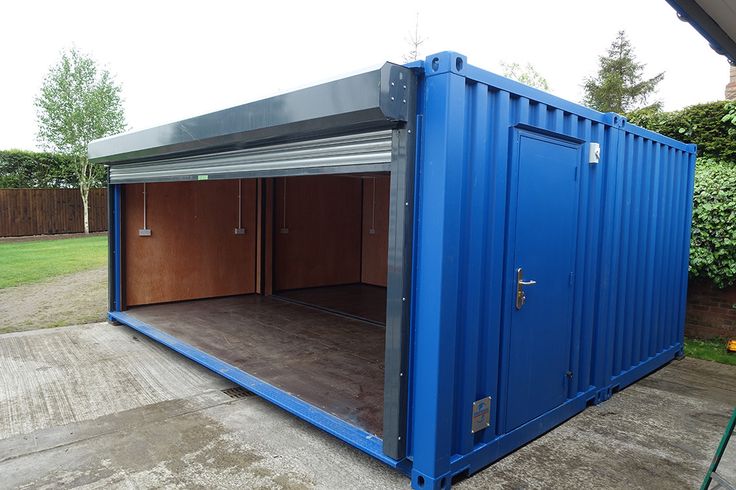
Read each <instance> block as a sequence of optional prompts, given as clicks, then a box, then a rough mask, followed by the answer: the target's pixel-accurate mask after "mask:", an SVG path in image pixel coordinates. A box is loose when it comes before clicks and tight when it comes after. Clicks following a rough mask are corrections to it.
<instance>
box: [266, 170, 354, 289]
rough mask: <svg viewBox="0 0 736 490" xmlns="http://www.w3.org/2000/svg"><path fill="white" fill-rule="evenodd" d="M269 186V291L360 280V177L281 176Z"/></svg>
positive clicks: (350, 282)
mask: <svg viewBox="0 0 736 490" xmlns="http://www.w3.org/2000/svg"><path fill="white" fill-rule="evenodd" d="M274 184H275V185H274V234H273V245H274V250H273V251H274V253H273V289H274V290H284V289H296V288H306V287H315V286H326V285H336V284H352V283H357V282H360V276H361V274H360V268H361V213H362V197H361V194H362V183H361V179H360V178H356V177H351V176H327V175H321V176H306V177H286V178H278V179H275V182H274Z"/></svg>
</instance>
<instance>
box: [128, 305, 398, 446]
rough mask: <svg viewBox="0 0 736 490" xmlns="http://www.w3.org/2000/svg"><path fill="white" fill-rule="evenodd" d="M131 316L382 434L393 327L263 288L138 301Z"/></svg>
mask: <svg viewBox="0 0 736 490" xmlns="http://www.w3.org/2000/svg"><path fill="white" fill-rule="evenodd" d="M126 313H127V314H129V315H130V316H133V317H135V318H136V319H138V320H140V321H143V322H145V323H147V324H149V325H151V326H152V327H154V328H156V329H158V330H161V331H163V332H166V333H168V334H170V335H173V336H174V337H176V338H178V339H179V340H181V341H183V342H186V343H188V344H189V345H191V346H193V347H195V348H197V349H199V350H201V351H203V352H206V353H207V354H210V355H212V356H215V357H217V358H219V359H220V360H222V361H224V362H226V363H228V364H230V365H232V366H234V367H236V368H238V369H241V370H243V371H245V372H247V373H249V374H251V375H253V376H256V377H258V378H260V379H261V380H263V381H265V382H267V383H270V384H272V385H273V386H276V387H278V388H280V389H281V390H283V391H285V392H287V393H290V394H291V395H294V396H296V397H298V398H300V399H301V400H304V401H306V402H308V403H310V404H312V405H314V406H316V407H319V408H321V409H322V410H324V411H326V412H328V413H331V414H333V415H335V416H337V417H339V418H341V419H343V420H345V421H346V422H348V423H350V424H353V425H355V426H357V427H360V428H361V429H363V430H365V431H367V432H369V433H371V434H375V435H377V436H379V437H380V436H381V435H382V431H383V376H384V375H383V359H384V344H385V330H384V329H383V328H382V327H380V326H377V325H374V324H372V323H368V322H364V321H361V320H358V319H354V318H348V317H345V316H343V315H338V314H334V313H330V312H327V311H323V310H319V309H316V308H311V307H309V306H303V305H300V304H295V303H292V302H288V301H284V300H281V299H278V298H275V297H264V296H259V295H248V296H233V297H228V298H216V299H204V300H196V301H182V302H178V303H166V304H158V305H147V306H138V307H133V308H130V309H129V310H128V311H126Z"/></svg>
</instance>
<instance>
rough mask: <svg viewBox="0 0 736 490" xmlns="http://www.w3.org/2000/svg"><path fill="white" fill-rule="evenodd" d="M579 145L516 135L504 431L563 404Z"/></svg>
mask: <svg viewBox="0 0 736 490" xmlns="http://www.w3.org/2000/svg"><path fill="white" fill-rule="evenodd" d="M580 161H581V144H579V143H577V142H572V141H567V140H563V139H558V138H554V137H550V136H546V135H541V134H537V133H534V132H530V131H517V132H516V133H515V135H514V154H513V156H512V166H513V169H512V175H515V176H517V179H518V180H516V181H515V182H513V179H512V186H511V202H510V208H509V209H510V212H509V251H510V257H512V258H513V259H510V262H509V263H508V266H509V268H508V271H509V273H510V274H509V276H510V277H509V278H508V281H507V284H508V286H507V288H508V290H507V293H508V294H507V295H506V298H508V299H509V300H510V301H507V304H506V305H505V307H506V311H507V312H508V313H509V316H508V321H507V322H506V325H507V328H508V332H509V337H508V338H509V342H508V344H507V346H508V357H507V359H508V382H507V385H506V386H507V401H506V430H507V431H508V430H512V429H514V428H516V427H519V426H521V425H523V424H524V423H526V422H528V421H530V420H532V419H534V418H536V417H538V416H540V415H542V414H544V413H546V412H547V411H549V410H551V409H553V408H555V407H557V406H559V405H561V404H562V403H564V402H565V400H566V398H567V397H566V393H567V383H568V382H569V379H570V378H571V377H572V376H573V375H574V373H571V372H570V371H569V369H570V348H571V346H570V343H571V330H572V304H573V286H574V275H575V271H574V270H573V266H574V257H575V242H576V235H577V202H578V173H579V168H578V167H579V165H580Z"/></svg>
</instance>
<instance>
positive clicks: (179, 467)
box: [0, 323, 736, 489]
mask: <svg viewBox="0 0 736 490" xmlns="http://www.w3.org/2000/svg"><path fill="white" fill-rule="evenodd" d="M232 388H234V387H233V385H232V384H230V383H229V382H227V381H225V380H224V379H221V378H219V377H218V376H216V375H214V374H212V373H210V372H209V371H207V370H205V369H204V368H201V367H199V366H198V365H196V364H194V363H192V362H190V361H188V360H186V359H184V358H183V357H181V356H179V355H177V354H175V353H173V352H171V351H169V350H168V349H166V348H164V347H161V346H159V345H157V344H155V343H153V342H151V341H149V340H147V339H146V338H143V337H141V336H140V335H139V334H137V333H135V332H133V331H132V330H129V329H127V328H125V327H121V326H111V325H108V324H105V323H99V324H92V325H82V326H74V327H64V328H57V329H53V330H39V331H32V332H22V333H13V334H5V335H0V487H2V488H7V487H11V488H12V487H19V488H30V487H33V488H55V487H61V486H64V487H88V488H100V487H112V488H158V487H185V488H213V487H217V488H228V487H229V488H236V487H238V488H285V489H300V488H335V489H346V488H408V486H409V480H408V479H406V478H404V477H402V476H400V475H399V474H397V473H394V472H393V471H391V470H389V469H388V468H386V467H384V466H383V465H382V464H380V463H378V462H376V461H374V460H373V459H371V458H369V457H368V456H365V455H363V454H362V453H360V452H358V451H356V450H354V449H352V448H350V447H348V446H347V445H345V444H343V443H341V442H339V441H338V440H336V439H334V438H332V437H331V436H328V435H326V434H324V433H322V432H321V431H319V430H317V429H314V428H313V427H311V426H309V425H308V424H306V423H303V422H301V421H300V420H299V419H297V418H295V417H292V416H290V415H288V414H286V413H285V412H283V411H281V410H279V409H278V408H276V407H274V406H272V405H270V404H268V403H266V402H264V401H262V400H260V399H259V398H257V397H255V396H249V395H248V394H247V393H244V392H242V391H241V390H238V389H235V390H233V389H232ZM734 405H736V368H735V367H729V366H723V365H719V364H713V363H708V362H703V361H697V360H691V359H686V360H683V361H679V362H674V363H672V364H670V365H669V366H667V367H665V368H663V369H662V370H660V371H658V372H657V373H655V374H653V375H651V376H649V377H648V378H646V379H644V380H642V381H640V382H639V383H637V384H636V385H634V386H632V387H629V388H627V389H626V390H624V391H623V392H621V393H619V394H617V395H616V396H614V397H613V398H612V399H611V400H609V401H608V402H606V403H604V404H602V405H599V406H597V407H592V408H590V409H588V410H586V411H585V412H583V413H582V414H580V415H578V416H577V417H575V418H573V419H572V420H571V421H569V422H567V423H565V424H563V425H561V426H560V427H558V428H556V429H554V430H553V431H551V432H549V433H548V434H546V435H544V436H543V437H541V438H539V439H538V440H536V441H534V442H533V443H531V444H529V445H527V446H526V447H524V448H522V449H520V450H518V451H516V452H515V453H513V454H512V455H510V456H509V457H507V458H505V459H503V460H501V461H500V462H498V463H496V464H495V465H493V466H491V467H489V468H487V469H486V470H484V471H482V472H480V473H479V474H477V475H475V476H473V477H471V478H468V479H466V480H465V481H463V482H460V483H459V484H458V485H457V486H456V488H580V489H589V488H621V489H624V488H626V489H629V488H642V489H644V488H646V489H652V488H694V487H697V486H698V485H699V483H700V481H701V480H702V477H703V474H704V472H705V470H706V468H707V465H708V463H709V461H710V459H711V457H712V454H713V451H714V449H715V447H716V445H717V443H718V440H719V438H720V436H721V433H722V431H723V428H724V426H725V423H726V421H727V420H728V416H729V415H730V411H731V410H732V408H733V406H734ZM734 446H736V443H734ZM734 461H736V458H734V457H733V455H732V454H730V453H729V454H728V455H727V457H726V459H725V460H724V462H723V463H722V467H723V468H724V473H726V475H727V476H729V477H731V478H732V479H734V480H736V464H734Z"/></svg>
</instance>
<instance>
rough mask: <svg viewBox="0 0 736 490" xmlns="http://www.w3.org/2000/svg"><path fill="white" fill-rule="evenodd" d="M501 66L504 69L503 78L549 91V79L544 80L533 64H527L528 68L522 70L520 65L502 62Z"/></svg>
mask: <svg viewBox="0 0 736 490" xmlns="http://www.w3.org/2000/svg"><path fill="white" fill-rule="evenodd" d="M501 66H502V67H503V76H505V77H506V78H512V79H514V80H516V81H518V82H521V83H524V84H526V85H529V86H532V87H537V88H539V89H542V90H549V83H547V79H546V78H544V77H543V76H542V74H541V73H539V72H538V71H537V70H536V68H534V66H532V64H531V63H527V64H526V66H525V67H523V68H522V66H521V65H519V63H504V62H503V61H502V62H501Z"/></svg>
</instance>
